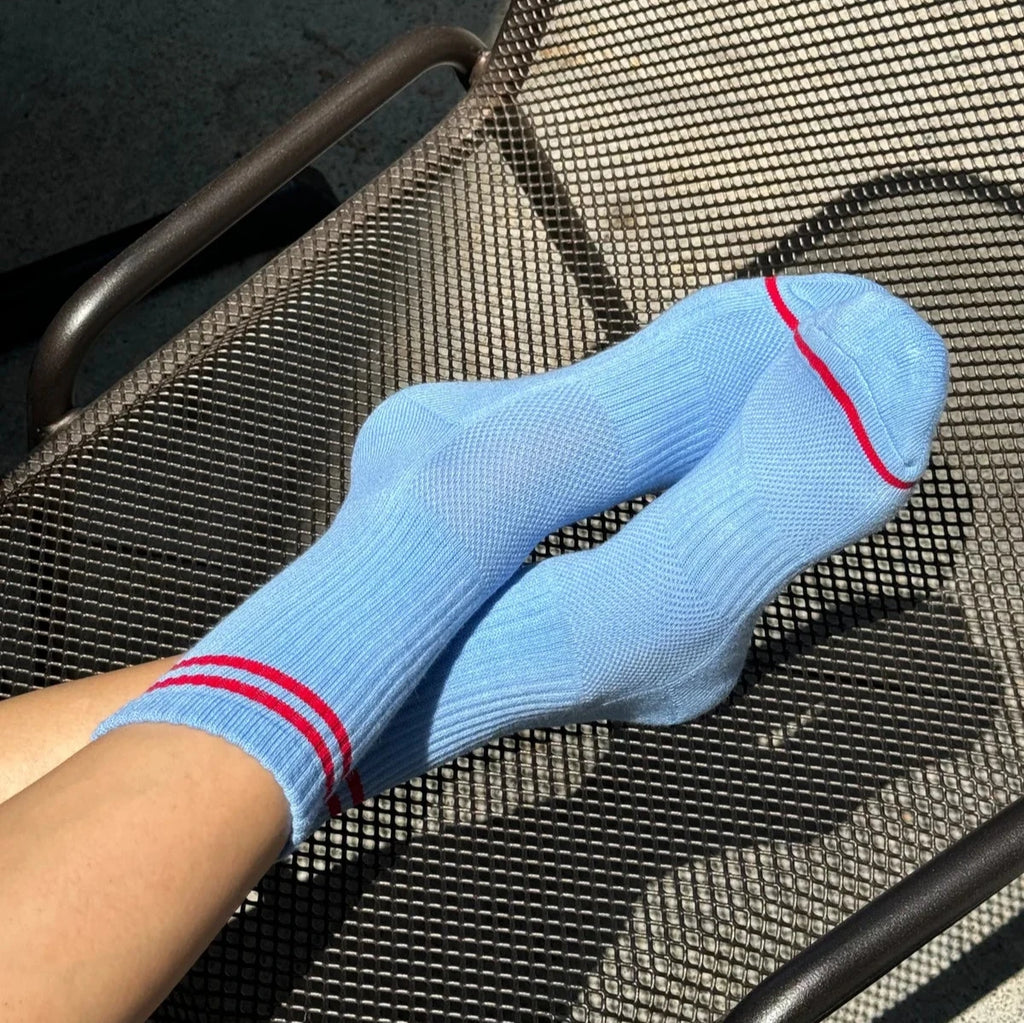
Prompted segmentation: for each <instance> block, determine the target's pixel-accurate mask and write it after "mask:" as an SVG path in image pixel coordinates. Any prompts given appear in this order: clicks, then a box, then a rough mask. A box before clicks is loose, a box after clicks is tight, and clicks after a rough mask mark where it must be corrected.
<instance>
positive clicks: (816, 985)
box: [722, 799, 1024, 1023]
mask: <svg viewBox="0 0 1024 1023" xmlns="http://www.w3.org/2000/svg"><path fill="white" fill-rule="evenodd" d="M1021 873H1024V799H1021V800H1018V801H1017V802H1015V803H1011V804H1010V806H1008V807H1007V808H1006V809H1005V810H1003V811H1002V812H1001V813H998V814H996V816H995V817H993V818H992V819H991V820H989V821H987V822H986V823H985V824H983V825H982V826H981V827H979V828H977V829H976V830H975V831H973V832H971V834H969V835H966V836H965V837H963V838H961V839H960V841H959V842H955V843H954V844H953V845H951V846H949V848H948V849H945V850H944V851H943V852H941V853H939V855H938V856H936V857H935V858H934V859H932V860H930V861H929V862H928V863H926V864H925V865H924V866H923V867H921V868H919V869H918V870H915V871H914V873H913V874H911V875H910V876H909V877H907V878H905V879H904V880H903V881H901V882H900V883H899V884H896V885H894V886H893V887H892V888H890V889H889V890H888V891H887V892H884V893H883V894H882V895H880V896H879V897H878V898H877V899H874V900H872V901H871V902H869V903H868V904H867V905H866V906H864V908H863V909H860V910H859V911H858V912H856V913H854V914H853V916H851V917H850V918H849V919H847V920H844V921H843V923H841V924H840V925H839V926H838V927H836V928H835V929H834V930H832V931H830V932H829V933H828V934H826V935H825V936H824V937H823V938H820V939H819V940H818V941H816V942H815V943H814V944H813V945H811V946H810V948H807V949H805V950H804V951H803V952H801V953H800V955H798V956H797V957H796V958H795V959H793V960H791V961H790V962H789V963H787V964H786V965H785V966H783V967H782V968H781V969H780V970H777V971H776V972H775V973H773V974H772V975H771V976H770V977H768V978H767V979H765V980H763V981H762V982H761V983H760V984H759V985H758V986H757V987H756V988H754V990H753V991H751V992H750V994H748V995H747V997H746V998H744V999H743V1001H742V1002H740V1004H739V1005H737V1006H736V1008H735V1009H733V1011H732V1012H731V1013H729V1015H728V1016H726V1017H725V1019H724V1020H723V1021H722V1023H818V1021H819V1020H822V1019H824V1018H825V1017H826V1016H827V1015H828V1014H829V1013H831V1012H833V1011H834V1010H836V1009H838V1008H839V1007H840V1006H841V1005H843V1004H845V1003H846V1002H848V1001H849V1000H850V999H851V998H853V996H854V995H856V994H857V993H858V992H859V991H862V990H863V989H864V988H866V987H867V986H868V985H869V984H871V983H872V982H873V981H875V980H877V979H878V978H879V977H881V976H882V975H883V974H885V973H888V972H889V970H891V969H892V968H893V967H894V966H897V965H898V964H899V963H901V962H902V961H903V960H904V959H906V958H907V956H909V955H910V954H911V953H912V952H916V951H917V949H919V948H920V947H921V946H922V945H924V944H925V943H926V942H928V941H930V940H931V939H932V938H934V937H935V936H936V935H937V934H940V933H941V932H942V931H944V930H945V929H946V928H947V927H949V926H950V925H952V924H954V923H956V921H957V920H959V919H960V918H961V917H962V916H963V915H964V914H965V913H969V912H970V911H971V910H972V909H974V907H975V906H977V905H979V904H980V903H982V902H984V901H985V899H987V898H988V897H989V896H991V895H994V894H995V893H996V892H997V891H999V889H1000V888H1003V887H1005V886H1006V885H1008V884H1009V883H1010V882H1011V881H1012V880H1013V879H1014V878H1015V877H1017V876H1018V875H1020V874H1021Z"/></svg>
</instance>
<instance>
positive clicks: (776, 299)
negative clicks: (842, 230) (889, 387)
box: [764, 277, 914, 490]
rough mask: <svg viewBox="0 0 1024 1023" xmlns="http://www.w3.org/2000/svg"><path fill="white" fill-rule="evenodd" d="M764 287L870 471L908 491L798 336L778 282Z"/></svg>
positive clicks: (844, 394) (767, 280)
mask: <svg viewBox="0 0 1024 1023" xmlns="http://www.w3.org/2000/svg"><path fill="white" fill-rule="evenodd" d="M764 284H765V287H766V288H767V289H768V297H769V298H770V299H771V300H772V305H773V306H775V311H776V312H777V313H778V314H779V315H780V316H781V317H782V319H783V321H784V322H785V324H786V326H787V327H789V329H790V330H791V331H792V332H793V340H794V341H795V342H796V346H797V348H798V349H799V350H800V354H801V355H803V357H804V358H805V359H806V360H807V361H808V363H809V364H810V366H811V369H813V370H814V372H815V373H817V374H818V376H819V377H821V380H822V383H824V385H825V386H826V387H827V388H828V390H829V393H831V395H832V397H833V398H835V399H836V401H838V402H839V405H840V407H841V408H842V410H843V412H845V413H846V418H847V419H848V420H849V423H850V426H851V428H852V429H853V434H854V436H855V437H856V438H857V442H858V443H859V444H860V446H861V450H862V451H863V452H864V454H865V455H866V456H867V460H868V461H869V462H870V463H871V466H872V468H873V469H874V470H875V472H877V473H878V475H879V476H881V477H882V479H883V480H885V482H886V483H888V484H889V485H890V486H893V487H899V488H900V489H901V490H909V489H910V488H911V487H912V486H913V485H914V484H913V482H912V481H911V482H907V481H906V480H901V479H900V478H899V477H898V476H894V475H893V474H892V473H891V472H889V470H888V469H887V468H886V466H885V463H884V462H883V461H882V459H881V458H880V457H879V454H878V452H877V451H876V450H875V446H874V445H873V444H872V443H871V438H870V437H869V436H868V431H867V430H866V429H865V428H864V422H863V420H862V419H861V418H860V413H859V412H858V411H857V406H856V405H855V404H854V403H853V398H851V397H850V395H849V393H848V392H847V391H846V389H845V388H844V387H843V385H842V384H841V383H840V382H839V381H838V380H837V379H836V378H835V376H834V375H833V373H832V371H831V370H830V369H829V368H828V366H827V365H826V364H825V362H824V361H823V360H822V359H821V358H820V357H819V356H818V355H817V354H816V353H815V352H814V351H813V350H812V349H811V347H810V345H808V344H807V342H806V341H805V340H804V339H803V338H802V337H801V336H800V321H799V320H798V319H797V317H796V315H795V314H794V312H793V310H792V309H790V308H789V306H787V305H786V303H785V301H784V300H783V298H782V295H781V294H780V292H779V282H778V281H777V280H776V279H775V278H774V277H766V278H765V279H764Z"/></svg>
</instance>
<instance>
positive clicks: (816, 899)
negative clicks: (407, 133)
mask: <svg viewBox="0 0 1024 1023" xmlns="http://www.w3.org/2000/svg"><path fill="white" fill-rule="evenodd" d="M1019 15H1020V9H1019V5H1018V4H1015V3H982V2H977V0H971V2H967V0H962V2H944V3H938V4H921V3H918V2H912V0H885V2H884V3H882V2H879V3H874V2H853V3H847V2H843V3H840V2H838V0H832V2H825V0H815V2H811V3H806V2H801V3H796V2H791V3H790V2H781V0H757V2H754V0H737V2H736V3H733V4H731V5H726V6H724V7H723V5H721V4H720V3H717V2H715V0H692V2H688V3H686V4H682V3H679V4H676V3H654V2H651V3H641V2H637V0H633V2H606V0H600V2H599V0H571V2H564V3H553V2H546V0H514V2H513V3H512V4H511V6H510V9H509V12H508V16H507V18H506V22H505V25H504V27H503V29H502V32H501V34H500V36H499V39H498V41H497V43H496V45H495V48H494V51H493V54H492V57H491V60H490V62H489V65H488V67H487V70H486V73H485V74H484V75H483V77H482V78H481V80H480V81H479V82H478V83H477V84H476V86H475V87H474V89H473V91H472V93H471V94H470V95H469V96H468V97H467V99H466V100H465V101H464V102H463V103H462V104H460V105H459V107H457V108H456V109H455V110H454V111H453V112H452V114H451V115H450V116H449V117H448V118H447V119H446V120H445V121H444V122H443V123H442V124H441V125H440V126H438V128H437V129H435V131H434V132H432V133H431V134H430V135H429V136H428V137H427V138H425V139H424V140H423V141H422V142H421V143H419V144H418V145H417V146H415V147H414V148H413V149H412V150H411V151H410V152H409V153H408V154H407V155H406V156H405V157H404V158H403V159H402V160H401V161H399V162H398V163H397V164H395V165H394V166H393V167H391V168H390V169H389V170H388V171H386V172H385V173H384V174H382V175H381V176H380V177H379V178H378V179H377V180H376V181H374V182H373V183H372V184H371V185H369V186H368V187H367V188H366V189H364V190H363V191H362V192H360V193H359V194H358V195H357V196H355V197H354V198H353V199H351V200H350V201H349V202H348V203H346V204H345V205H344V206H342V207H341V208H340V209H339V210H338V211H336V212H335V213H334V214H333V215H332V216H330V217H328V218H327V219H326V220H325V221H324V222H323V223H322V224H320V225H319V226H318V227H317V228H316V229H314V230H313V231H312V232H310V233H309V234H308V235H307V236H306V237H304V238H303V239H302V240H301V241H299V242H298V243H297V244H296V245H295V246H293V247H292V248H290V249H289V250H287V251H286V252H284V253H283V254H282V255H281V256H279V257H278V258H277V259H275V260H274V261H272V262H271V263H270V264H268V265H267V266H266V267H265V268H264V269H263V270H261V271H260V272H259V273H258V274H256V275H255V276H254V277H253V278H252V279H251V280H250V281H248V282H247V283H246V284H245V285H243V286H242V287H241V288H239V289H238V290H237V291H236V292H234V293H232V294H231V295H229V296H228V297H227V298H226V299H225V300H224V301H223V302H221V303H220V304H218V305H217V306H216V307H214V308H213V309H211V310H210V311H209V312H208V313H207V314H206V315H204V316H203V317H202V318H200V319H199V320H198V321H197V322H196V323H194V324H192V326H190V327H189V328H188V329H187V330H185V331H184V332H183V333H182V334H181V335H179V336H178V337H177V338H175V339H174V340H172V341H171V342H170V343H169V344H168V345H166V346H165V347H164V348H163V349H161V350H160V351H159V352H158V353H157V354H156V355H155V356H153V357H152V358H151V359H150V360H148V361H147V362H146V363H145V364H144V365H143V366H142V367H141V368H140V369H139V370H138V371H137V372H136V373H134V374H133V375H131V376H129V377H128V378H126V379H125V380H124V381H122V382H121V383H120V384H118V385H117V386H116V387H115V388H113V389H112V390H111V391H110V392H108V393H107V394H106V395H105V396H104V397H102V398H101V399H100V400H99V401H97V402H96V403H94V404H93V405H92V406H90V408H89V409H87V410H86V411H85V412H84V413H83V414H82V415H81V416H80V417H79V418H78V420H77V421H76V422H75V423H74V424H73V425H72V426H71V427H70V428H68V429H67V430H65V431H64V432H63V433H61V434H60V435H59V436H58V437H56V438H54V439H52V440H51V441H49V442H47V444H45V445H44V446H43V447H42V448H40V449H38V450H37V451H36V452H35V453H33V455H32V456H31V457H30V458H29V460H28V462H27V463H26V464H25V465H24V466H23V467H22V468H21V469H19V470H17V471H16V472H15V473H14V474H13V475H12V476H10V477H9V478H8V479H7V480H6V481H4V482H3V484H0V552H2V564H3V573H2V576H0V637H2V641H0V651H2V653H0V657H2V659H3V672H2V678H3V681H2V683H0V686H2V688H0V694H3V695H9V694H10V693H13V692H19V691H22V690H23V689H26V688H32V687H38V686H43V685H48V684H52V683H56V682H58V681H60V680H61V679H62V678H66V677H70V676H76V675H83V674H87V673H90V672H95V671H101V670H106V669H110V668H113V667H116V666H119V665H122V664H125V663H129V662H133V661H138V660H140V659H144V658H150V657H156V656H161V655H168V654H171V653H175V652H177V651H180V650H182V649H184V648H185V647H186V646H187V645H188V644H189V643H190V642H191V641H192V640H194V639H195V638H196V637H198V636H199V635H200V634H201V633H202V632H203V631H205V630H206V629H208V628H209V626H210V625H211V624H212V623H213V622H214V621H216V620H217V618H218V617H219V616H221V615H222V614H223V613H225V612H226V611H227V610H228V609H230V608H231V607H232V606H234V605H235V604H237V603H238V602H239V601H240V600H241V599H242V598H243V597H244V596H245V595H246V594H247V593H248V592H250V591H251V590H252V589H253V588H255V587H256V586H258V585H259V584H260V583H261V582H262V581H263V580H265V579H266V578H268V577H269V576H270V575H272V574H273V573H274V572H275V571H276V570H277V569H278V568H280V567H281V566H282V565H283V564H285V563H286V562H287V561H289V560H290V559H291V558H293V557H294V556H295V555H296V554H297V553H298V552H300V551H301V550H302V549H304V548H305V547H306V546H307V545H308V544H309V543H310V542H311V541H312V540H313V539H314V538H315V537H316V536H317V535H318V534H319V533H320V532H322V530H323V529H324V528H325V526H326V524H327V522H328V521H329V520H330V517H331V515H332V514H333V511H334V509H335V508H336V507H337V505H338V504H339V503H340V501H341V499H342V498H343V496H344V493H345V489H346V472H347V456H348V452H349V450H350V447H351V443H352V439H353V437H354V434H355V432H356V430H357V429H358V426H359V424H360V423H361V422H362V420H363V419H364V418H365V416H366V415H367V414H368V412H369V410H370V409H371V408H372V407H373V406H374V405H375V404H376V403H377V402H379V401H380V400H381V399H382V398H383V397H384V396H385V395H386V394H388V393H390V392H391V391H393V390H395V389H396V388H398V387H400V386H402V385H404V384H407V383H409V382H413V381H419V380H433V379H471V378H477V377H501V376H513V375H520V374H523V373H531V372H538V371H542V370H545V369H549V368H551V367H554V366H557V365H561V364H564V363H567V362H569V361H571V360H574V359H578V358H580V357H582V356H583V355H585V354H586V353H588V352H590V351H593V350H595V349H597V348H599V347H601V346H604V345H607V344H610V343H614V342H616V341H618V340H620V339H622V338H624V337H626V336H628V335H629V334H630V333H632V332H633V331H634V330H635V329H636V328H637V327H638V326H639V325H641V324H643V323H646V322H647V321H649V320H650V319H651V318H652V317H653V316H655V315H657V314H658V313H659V312H661V311H662V310H663V309H664V308H665V307H666V306H667V305H669V304H670V303H672V302H673V301H675V300H676V299H678V298H680V297H681V296H682V295H684V294H686V293H687V292H689V291H691V290H693V289H694V288H696V287H699V286H703V285H707V284H711V283H714V282H717V281H721V280H725V279H728V278H731V277H735V276H743V275H746V276H750V275H759V274H766V273H776V272H793V273H802V272H815V271H824V270H828V271H842V272H847V273H858V274H865V275H868V276H871V277H874V278H875V279H877V280H879V281H881V282H882V283H884V284H886V285H887V286H888V287H890V288H891V289H892V290H893V291H895V292H896V293H897V294H899V295H901V296H902V297H904V298H906V299H907V300H908V301H910V302H911V303H912V304H913V305H914V306H915V307H916V308H917V309H918V310H919V311H920V312H921V313H922V314H923V315H925V316H926V317H927V318H928V319H929V320H930V321H931V322H932V323H934V324H935V326H936V327H937V328H938V329H939V330H940V332H941V333H942V334H943V335H944V337H946V339H947V341H948V344H949V348H950V354H951V362H952V390H951V396H950V401H949V404H948V408H947V412H946V414H945V417H944V419H943V422H942V425H941V429H940V438H939V443H938V445H937V448H936V452H935V456H934V459H933V464H932V467H931V469H930V471H929V473H928V474H927V476H926V478H925V479H924V481H923V482H922V484H921V486H920V487H919V489H918V491H917V493H916V494H915V496H914V498H913V500H912V501H911V504H910V506H909V508H907V509H906V510H905V511H904V512H903V513H901V514H900V516H899V517H898V519H897V520H896V521H895V522H894V523H892V524H891V525H890V526H889V527H888V528H887V529H886V530H885V531H884V532H883V533H881V534H879V535H877V536H873V537H871V538H869V539H867V540H865V541H864V542H862V543H860V544H857V545H855V546H854V547H852V548H850V549H847V550H845V551H843V552H841V553H840V554H837V555H835V556H834V557H832V558H831V559H829V560H828V561H826V562H823V563H821V564H819V565H818V566H816V567H815V568H814V569H812V570H811V571H809V572H807V573H805V575H804V576H802V577H801V578H799V579H798V580H796V581H795V582H794V583H793V585H792V586H791V587H790V588H789V589H788V590H787V591H786V592H785V593H784V594H783V595H782V596H781V597H780V598H779V599H778V600H777V601H776V602H775V603H774V604H772V605H771V606H770V607H769V608H767V609H766V610H765V612H764V614H763V616H762V619H761V621H760V623H759V625H758V628H757V633H756V636H755V640H754V643H753V645H752V647H751V651H750V656H749V659H748V663H747V668H746V670H745V673H744V676H743V679H742V681H741V683H740V685H739V687H738V688H737V690H736V692H735V693H734V695H733V697H732V698H731V699H730V700H729V702H728V703H727V705H725V706H724V707H722V708H719V709H718V710H716V711H715V712H713V713H712V714H710V715H708V716H706V717H704V718H702V719H701V720H699V721H696V722H693V723H691V724H688V725H684V726H680V727H676V728H669V729H660V730H658V729H649V728H640V727H633V726H623V725H608V724H595V725H590V726H581V727H577V728H571V729H564V730H554V731H550V732H530V733H525V734H521V735H518V736H513V737H509V738H506V739H502V740H500V741H497V742H495V743H493V744H491V745H490V746H488V747H486V748H485V749H481V750H478V751H475V752H474V753H473V754H471V755H468V756H466V757H463V758H461V759H460V760H459V761H457V762H456V763H454V764H450V765H447V766H444V767H442V768H439V769H438V770H436V771H434V772H432V773H431V774H429V775H427V776H426V777H424V778H420V779H415V780H412V781H410V782H409V783H408V784H407V785H405V786H403V787H401V788H399V789H396V790H394V791H393V792H391V793H388V794H385V795H382V796H380V797H378V798H376V799H374V800H372V801H370V802H369V803H368V804H367V805H365V806H364V807H362V808H360V809H359V810H358V811H354V812H352V813H350V814H348V815H347V816H346V817H344V818H342V819H340V820H338V821H335V822H333V823H332V824H331V826H330V827H329V829H326V830H324V831H322V832H320V833H318V834H317V835H316V836H314V838H313V839H312V841H311V842H310V843H308V845H307V846H306V847H303V848H302V849H301V850H300V851H299V852H297V853H296V854H295V855H294V856H293V857H292V858H291V859H290V860H289V861H288V862H285V863H282V864H280V865H278V866H277V867H275V868H274V869H273V870H272V871H271V872H270V874H269V875H268V876H267V877H266V878H265V879H264V880H263V881H262V882H261V884H260V885H259V887H258V888H257V889H256V890H255V891H254V892H253V893H252V894H251V895H250V896H249V898H248V899H247V900H246V902H245V904H244V905H243V906H242V907H241V908H240V910H239V912H238V913H237V914H236V915H235V917H234V918H233V919H232V921H231V922H230V923H229V924H228V926H227V927H226V928H225V929H224V931H223V932H222V933H221V935H220V936H219V937H218V938H217V940H216V941H215V942H214V944H213V945H212V946H211V948H210V949H209V950H208V952H207V953H206V954H205V955H204V956H203V957H202V958H201V959H200V960H199V962H198V963H197V964H196V966H195V967H194V968H193V970H192V971H191V972H190V973H189V975H188V976H187V977H186V978H185V980H184V981H183V982H182V983H181V984H180V985H179V987H178V988H177V989H176V991H175V992H174V993H173V994H172V995H171V997H170V998H169V999H168V1001H167V1002H166V1003H165V1005H164V1006H163V1007H162V1008H161V1009H160V1010H159V1012H158V1013H157V1018H158V1019H161V1020H182V1021H188V1023H199V1021H206V1020H246V1021H251V1020H268V1021H269V1020H280V1021H285V1020H288V1021H292V1020H295V1021H298V1020H305V1019H309V1018H319V1019H346V1020H348V1019H365V1020H405V1019H411V1018H429V1019H439V1020H444V1019H452V1020H455V1019H458V1020H505V1019H519V1018H530V1019H552V1020H580V1021H604V1020H636V1021H659V1020H686V1021H705V1020H714V1019H718V1018H720V1017H721V1016H722V1015H723V1014H724V1013H725V1012H726V1011H727V1010H728V1009H729V1008H730V1007H731V1006H732V1005H733V1004H735V1002H736V1001H738V999H739V998H740V997H741V996H742V995H743V993H744V992H745V991H747V990H748V989H749V988H750V987H751V986H752V985H754V984H755V983H756V982H757V981H758V980H759V979H761V978H762V977H764V976H765V975H766V974H767V973H769V972H770V971H771V970H773V969H774V968H775V967H776V966H778V965H779V964H781V963H782V962H784V961H785V960H787V959H788V958H790V957H791V956H792V955H793V954H794V953H795V952H796V951H798V950H799V949H801V948H803V947H805V946H806V945H807V944H808V943H809V942H810V941H811V940H813V938H814V937H816V936H818V935H820V934H822V933H824V932H825V931H826V930H827V929H829V928H830V927H832V926H834V925H835V924H836V923H838V922H839V921H840V920H842V919H844V918H845V917H846V916H847V915H849V913H851V912H852V911H854V910H855V909H856V908H857V907H858V906H860V905H862V904H863V903H864V902H865V901H866V900H868V899H870V898H871V897H873V896H874V895H876V894H878V893H879V892H880V891H882V890H883V889H885V888H886V887H888V886H889V885H891V884H892V883H894V882H895V881H896V880H897V879H899V878H900V877H902V876H904V875H906V874H907V873H908V872H909V871H911V870H912V869H914V868H915V867H916V866H918V865H919V864H920V863H922V862H923V861H924V860H926V859H927V858H928V857H930V856H931V855H933V854H934V853H935V852H937V851H938V850H940V849H942V848H944V847H945V846H946V845H947V844H948V843H949V842H951V841H953V840H955V839H956V838H957V837H958V836H960V835H961V834H962V833H963V832H964V831H965V830H967V829H970V828H972V827H974V826H976V825H977V824H978V823H979V822H980V821H982V820H984V819H985V818H986V817H988V816H989V815H990V814H992V813H993V812H994V811H995V810H997V809H998V808H1000V807H1001V806H1003V805H1005V804H1006V803H1007V802H1008V801H1009V800H1011V799H1013V798H1015V797H1017V796H1019V795H1021V794H1022V793H1024V772H1022V767H1021V765H1022V763H1024V716H1022V708H1021V701H1020V694H1019V688H1018V686H1017V685H1016V684H1015V680H1019V679H1020V678H1022V677H1024V672H1022V670H1021V668H1022V663H1021V661H1022V637H1024V598H1022V593H1021V583H1020V578H1021V568H1022V566H1024V514H1022V499H1021V495H1022V486H1024V439H1022V437H1024V433H1022V430H1021V417H1022V410H1024V402H1022V398H1021V394H1022V392H1024V388H1022V383H1024V381H1022V379H1021V377H1022V374H1024V368H1022V367H1024V352H1022V341H1021V338H1022V337H1024V323H1022V320H1024V305H1022V302H1021V299H1020V287H1019V285H1020V280H1021V276H1022V254H1024V237H1022V235H1024V200H1022V198H1021V196H1022V191H1021V187H1022V181H1021V170H1020V168H1021V167H1022V166H1024V144H1022V142H1021V136H1020V121H1019V111H1020V110H1021V109H1022V92H1024V70H1022V68H1021V57H1020V48H1019V46H1018V45H1017V42H1016V32H1017V24H1018V22H1019ZM633 507H635V506H630V507H624V508H620V509H615V510H613V511H612V512H609V513H608V514H606V515H605V516H601V517H598V518H596V519H593V520H590V521H588V522H585V523H580V524H577V525H575V526H573V527H570V528H568V529H566V530H563V531H562V532H561V533H559V534H557V535H555V536H553V537H551V538H550V539H549V540H548V541H546V542H545V544H543V545H541V548H539V550H538V552H537V556H548V555H551V554H559V553H563V552H571V551H572V550H574V549H576V548H579V547H583V546H588V545H590V544H593V543H599V542H601V541H602V540H603V539H604V538H605V537H606V536H607V535H608V534H609V533H610V532H611V531H613V530H614V529H615V528H617V527H618V526H619V525H621V523H622V522H624V521H626V520H627V518H628V516H629V514H630V513H631V511H632V510H633Z"/></svg>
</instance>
